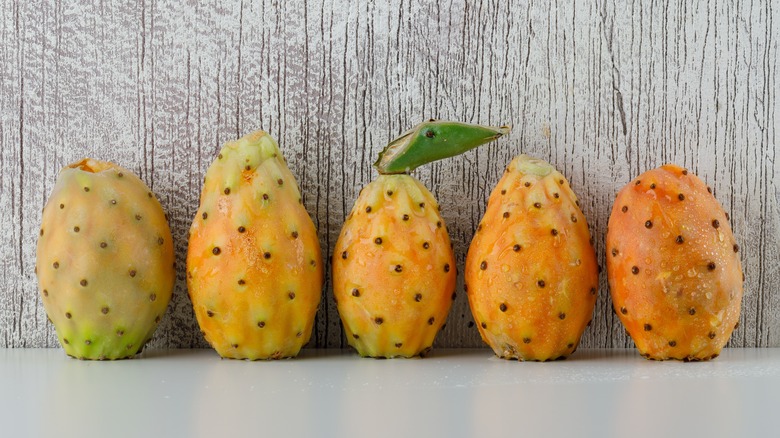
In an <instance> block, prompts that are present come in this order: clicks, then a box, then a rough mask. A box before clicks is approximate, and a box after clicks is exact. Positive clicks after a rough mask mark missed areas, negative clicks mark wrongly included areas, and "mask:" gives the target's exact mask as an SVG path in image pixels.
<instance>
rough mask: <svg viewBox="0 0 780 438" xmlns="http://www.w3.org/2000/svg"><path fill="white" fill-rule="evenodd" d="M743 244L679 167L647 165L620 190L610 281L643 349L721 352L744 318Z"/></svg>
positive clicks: (687, 355) (612, 224) (664, 354)
mask: <svg viewBox="0 0 780 438" xmlns="http://www.w3.org/2000/svg"><path fill="white" fill-rule="evenodd" d="M738 249H739V247H738V246H737V244H736V242H735V240H734V235H733V234H732V232H731V227H729V223H728V217H727V215H726V213H725V212H724V211H723V207H721V205H720V204H719V203H718V201H717V200H716V199H715V197H714V196H713V195H712V192H711V190H710V188H709V187H707V186H706V185H705V184H704V182H702V180H700V179H699V178H698V177H697V176H696V175H694V174H692V173H691V172H689V171H687V170H685V169H683V168H682V167H679V166H676V165H672V164H667V165H665V166H662V167H661V168H658V169H655V170H650V171H648V172H645V173H644V174H642V175H640V176H639V177H638V178H637V179H636V180H634V181H632V182H631V183H629V184H628V185H626V186H625V187H624V188H623V189H622V190H621V191H620V192H619V193H618V195H617V198H616V199H615V204H614V206H613V207H612V214H611V216H610V218H609V230H608V232H607V272H608V278H609V287H610V291H611V295H612V302H613V305H614V308H615V311H616V313H617V315H618V317H619V318H620V320H621V321H622V322H623V325H624V326H625V327H626V330H627V331H628V333H629V334H630V335H631V337H632V338H633V339H634V342H635V343H636V346H637V348H638V349H639V351H640V353H641V354H642V355H643V356H645V357H647V358H648V359H655V360H664V359H678V360H684V361H695V360H707V359H713V358H715V357H717V356H718V354H719V353H720V350H721V349H722V348H723V346H724V345H726V343H727V342H728V340H729V337H730V336H731V332H732V331H733V330H734V328H735V326H736V324H737V323H738V321H739V314H740V303H741V300H742V283H743V280H744V277H743V275H742V266H741V263H740V260H739V255H738V253H737V252H738Z"/></svg>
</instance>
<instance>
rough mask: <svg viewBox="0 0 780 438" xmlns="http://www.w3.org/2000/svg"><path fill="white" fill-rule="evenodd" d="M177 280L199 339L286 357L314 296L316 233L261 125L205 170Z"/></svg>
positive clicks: (240, 352) (298, 341) (312, 310)
mask: <svg viewBox="0 0 780 438" xmlns="http://www.w3.org/2000/svg"><path fill="white" fill-rule="evenodd" d="M187 286H188V288H189V293H190V299H191V300H192V304H193V307H194V309H195V316H196V317H197V319H198V324H200V328H201V330H202V331H203V333H204V336H205V337H206V341H208V342H209V344H211V346H212V347H214V349H215V350H217V353H219V355H220V356H222V357H226V358H233V359H251V360H256V359H280V358H284V357H294V356H296V355H297V354H298V352H299V351H300V349H301V348H302V347H303V346H304V345H305V344H306V343H307V342H308V341H309V337H310V336H311V332H312V328H313V325H314V316H315V314H316V312H317V308H318V307H319V303H320V297H321V295H322V256H321V252H320V246H319V240H318V238H317V231H316V229H315V227H314V223H313V222H312V220H311V218H310V217H309V214H308V213H307V212H306V209H305V208H304V207H303V205H302V203H301V194H300V191H299V190H298V184H297V182H296V181H295V177H293V175H292V173H291V172H290V170H289V169H288V168H287V165H286V164H285V162H284V158H283V157H282V154H281V152H279V148H278V146H277V144H276V141H274V139H273V138H271V136H270V135H268V134H267V133H266V132H263V131H257V132H254V133H252V134H249V135H246V136H244V137H242V138H241V139H239V140H236V141H232V142H229V143H227V144H226V145H225V146H224V147H223V148H222V150H221V151H220V153H219V155H218V156H217V159H216V160H214V162H213V163H212V164H211V166H210V167H209V170H208V172H206V179H205V182H204V184H203V192H202V194H201V200H200V208H199V209H198V212H197V214H196V216H195V220H194V221H193V223H192V227H191V229H190V241H189V250H188V254H187Z"/></svg>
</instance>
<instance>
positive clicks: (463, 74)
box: [0, 0, 780, 347]
mask: <svg viewBox="0 0 780 438" xmlns="http://www.w3.org/2000/svg"><path fill="white" fill-rule="evenodd" d="M387 3H390V4H385V2H371V1H359V2H341V1H335V0H312V1H303V0H290V1H278V0H273V1H271V0H243V1H240V0H234V1H223V2H217V1H211V2H196V1H190V2H179V1H165V0H155V1H152V0H145V1H136V2H132V1H125V2H102V1H97V0H92V1H89V0H79V1H68V2H64V1H61V0H59V1H41V2H22V1H13V0H0V5H2V7H1V8H0V242H2V248H3V251H2V273H0V276H1V278H2V280H1V281H2V285H3V288H2V290H1V291H0V347H51V346H56V345H57V339H56V337H55V334H54V330H53V328H52V326H51V325H50V324H48V323H47V321H46V314H45V312H44V311H43V307H42V305H41V302H40V298H39V295H38V292H37V286H36V279H35V275H34V272H33V271H34V263H35V261H34V260H35V245H36V239H37V232H38V224H39V222H40V217H41V215H40V211H41V208H42V207H43V205H44V204H45V201H46V199H47V197H48V194H49V192H50V191H51V189H52V186H53V184H54V181H55V178H56V175H57V172H58V170H59V169H60V168H61V167H62V166H64V165H66V164H68V163H70V162H72V161H75V160H77V159H80V158H82V157H84V156H91V157H96V158H101V159H108V160H112V161H115V162H117V163H119V164H121V165H123V166H126V167H128V168H130V169H132V170H133V171H135V172H137V173H138V174H139V176H140V177H141V178H142V179H143V180H144V181H146V182H147V184H149V185H150V187H151V188H152V189H153V190H154V191H155V192H156V193H157V194H158V196H159V198H160V200H161V202H162V204H163V206H164V208H165V209H166V211H168V213H169V214H170V218H171V226H172V230H173V234H174V239H175V241H176V251H177V263H178V266H179V269H178V271H179V273H178V281H177V285H176V290H175V294H174V298H173V300H172V303H171V306H170V310H169V312H168V314H167V315H166V317H165V319H164V321H163V323H162V325H161V327H160V329H159V330H158V332H157V334H156V336H155V339H154V340H153V342H152V344H151V345H152V346H153V347H203V346H205V343H204V341H203V340H202V338H201V335H200V333H199V330H198V328H197V324H196V322H195V319H194V317H193V313H192V310H191V308H190V302H189V299H188V298H187V293H186V288H185V282H184V276H183V273H184V269H183V267H184V260H185V253H186V248H187V240H186V236H187V230H188V228H189V225H190V222H191V219H192V217H193V215H194V214H195V211H196V207H197V204H198V197H199V193H200V184H201V178H202V177H203V175H204V173H205V170H206V168H207V166H208V164H209V163H210V161H211V160H212V159H213V157H214V155H215V154H216V152H217V150H218V149H219V147H220V145H221V144H222V143H224V142H225V141H227V140H231V139H234V138H236V137H238V136H240V135H242V134H244V133H247V132H249V131H251V130H255V129H265V130H267V131H269V132H270V133H272V135H274V136H275V137H276V138H277V139H278V140H279V143H280V146H281V148H282V149H283V151H284V153H285V155H286V157H287V159H288V162H289V165H290V168H291V169H292V171H293V173H294V174H295V175H296V177H297V178H298V181H299V183H300V184H301V186H302V190H303V193H304V203H305V205H306V207H307V208H308V210H309V211H310V213H311V215H312V217H313V218H314V220H315V223H316V225H317V227H318V229H319V235H320V240H321V244H322V249H323V252H324V253H325V254H328V255H329V254H330V253H331V251H332V248H333V245H334V243H335V241H336V238H337V237H338V233H339V230H340V227H341V224H342V222H343V219H344V217H345V215H346V214H348V212H349V210H350V208H351V206H352V202H353V201H354V200H355V198H356V196H357V193H358V191H359V190H360V188H361V187H362V186H363V185H364V184H366V183H367V182H369V181H370V180H371V179H372V178H373V177H374V176H375V172H374V171H373V169H372V168H371V165H370V163H371V162H372V161H373V158H374V156H375V155H376V153H377V152H378V151H379V150H380V149H381V148H382V146H383V145H384V144H385V143H386V142H387V141H388V140H389V139H391V138H392V137H393V136H395V135H396V134H398V133H400V132H402V131H403V130H405V129H407V128H408V127H410V126H412V125H414V124H416V123H417V122H419V121H420V120H422V119H425V118H429V117H435V118H447V119H459V120H464V121H471V122H479V123H485V124H501V123H511V124H513V125H514V131H513V133H512V134H511V135H510V137H508V139H506V140H502V141H500V142H497V143H495V144H491V145H489V146H486V147H484V148H482V149H480V150H477V151H472V152H470V153H467V154H466V155H465V156H463V157H458V158H455V159H451V160H448V161H445V162H440V163H435V164H433V165H430V166H427V167H426V168H424V169H421V170H419V171H418V172H417V173H416V176H417V177H418V178H420V179H421V180H422V181H423V183H425V184H426V185H427V186H428V187H429V188H431V190H432V192H433V193H434V195H435V196H436V197H437V198H438V199H439V201H440V203H441V205H442V214H443V216H444V218H445V220H446V221H447V224H448V226H449V229H450V231H451V235H452V238H453V241H454V243H455V250H456V254H457V258H458V263H459V266H462V265H463V261H464V257H465V254H466V250H467V248H468V243H469V242H470V240H471V237H472V235H473V232H474V229H475V227H476V224H477V222H478V220H479V218H480V216H481V214H482V212H483V211H484V207H485V202H486V200H487V197H488V195H489V193H490V190H491V189H492V187H493V185H494V184H495V183H496V182H497V181H498V178H499V176H500V174H501V172H502V171H503V168H504V166H505V165H506V164H507V163H508V162H509V161H510V159H511V158H512V157H513V156H514V155H516V154H518V153H521V152H525V153H528V154H530V155H534V156H537V157H540V158H543V159H545V160H549V161H550V162H551V163H553V164H554V165H555V166H556V167H558V168H559V169H560V170H561V171H562V172H563V173H564V174H565V175H566V176H567V177H568V178H569V179H570V181H571V184H572V186H573V187H574V189H575V191H577V193H578V194H579V196H580V198H581V200H582V206H583V210H584V213H585V215H586V217H588V218H589V222H590V225H591V228H592V232H593V234H594V237H595V240H596V249H597V251H598V254H599V260H600V263H601V264H602V265H604V248H603V246H604V244H603V240H604V234H605V231H606V224H607V220H608V215H609V212H610V208H611V205H612V201H613V200H614V196H615V194H616V192H617V191H618V190H619V188H620V187H622V185H623V184H625V183H627V182H628V181H629V180H630V179H631V178H632V177H633V176H636V175H637V174H639V173H641V172H643V171H645V170H647V169H650V168H653V167H657V166H659V165H661V164H664V163H666V162H675V163H678V164H680V165H683V166H685V167H687V168H689V169H691V170H692V171H694V172H695V173H697V174H698V175H699V176H700V177H702V178H703V179H704V180H705V181H706V182H707V183H708V184H710V185H711V186H712V187H713V189H714V192H715V194H716V196H717V198H718V199H719V200H720V202H721V203H722V204H723V206H724V207H725V208H726V211H727V212H728V213H729V214H730V215H731V218H732V226H733V228H734V232H735V235H736V238H737V241H738V242H739V243H740V245H741V246H742V248H743V251H742V260H743V263H744V268H745V273H746V275H747V281H746V283H745V287H746V289H745V297H744V301H743V317H742V324H741V325H740V328H739V329H738V330H737V331H736V332H735V333H734V335H733V337H732V340H731V342H730V345H732V346H746V347H752V346H759V347H765V346H780V299H778V298H777V296H776V294H777V290H778V289H780V221H779V220H778V216H779V214H780V211H778V204H780V176H779V175H780V161H778V159H779V158H780V157H778V152H777V149H778V147H777V144H778V142H777V141H778V126H780V116H779V115H778V100H777V97H778V96H777V94H778V67H779V65H778V35H779V34H780V30H779V29H778V23H780V15H779V14H780V4H779V3H777V2H771V1H769V0H764V1H752V2H732V1H728V0H717V1H711V2H707V1H698V0H678V1H675V2H666V3H664V2H631V4H624V3H623V2H618V1H595V2H577V3H576V4H575V3H574V2H565V1H552V2H547V1H544V2H543V1H538V0H537V1H533V0H529V1H514V2H503V1H484V2H471V1H466V0H449V1H447V0H445V1H442V2H433V1H428V2H417V1H409V0H394V1H391V2H387ZM329 280H330V278H328V281H329ZM470 322H471V316H470V312H469V309H468V304H467V301H466V297H465V294H463V293H462V278H461V279H460V280H459V294H458V298H457V300H456V302H455V304H454V306H453V309H452V313H451V315H450V319H449V323H448V325H447V327H446V329H445V330H444V332H443V333H442V334H441V335H440V336H439V338H438V340H437V345H438V346H450V347H473V346H479V345H481V341H480V339H479V335H478V333H477V330H476V329H475V328H473V327H470V326H469V323H470ZM310 345H311V346H315V347H342V346H345V342H344V339H343V335H342V332H341V329H340V326H339V320H338V314H337V312H336V308H335V305H334V303H333V299H332V293H331V291H330V290H327V291H326V299H325V300H323V304H322V307H321V309H320V312H319V315H318V320H317V324H316V328H315V333H314V335H313V338H312V343H311V344H310ZM582 345H583V346H586V347H624V346H629V345H631V342H630V339H628V338H627V337H626V335H625V334H624V331H623V328H622V326H621V325H620V322H619V321H618V319H617V318H616V317H615V316H614V315H613V313H612V310H611V304H610V300H609V294H608V290H607V287H606V278H605V274H602V278H601V290H600V292H599V301H598V305H597V309H596V312H595V315H594V319H593V325H592V327H591V328H590V329H589V330H588V331H587V332H586V334H585V337H584V340H583V344H582Z"/></svg>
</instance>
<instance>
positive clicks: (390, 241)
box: [333, 175, 456, 357]
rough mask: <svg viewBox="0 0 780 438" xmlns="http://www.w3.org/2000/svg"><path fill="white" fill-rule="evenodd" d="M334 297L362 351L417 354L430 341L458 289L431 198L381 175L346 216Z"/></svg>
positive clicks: (406, 181)
mask: <svg viewBox="0 0 780 438" xmlns="http://www.w3.org/2000/svg"><path fill="white" fill-rule="evenodd" d="M333 259H334V260H333V294H334V296H335V297H336V302H337V305H338V310H339V314H340V315H341V318H342V322H343V323H344V331H345V332H346V334H347V341H348V342H349V344H350V345H352V346H353V347H355V349H357V351H358V353H359V354H360V355H361V356H372V357H380V356H381V357H396V356H401V357H412V356H417V355H420V354H424V353H425V352H426V351H427V349H429V348H430V347H431V345H433V340H434V338H435V337H436V334H437V333H438V332H439V330H440V329H441V328H442V326H443V325H444V323H445V321H446V319H447V314H448V313H449V311H450V306H451V305H452V299H453V298H454V296H453V292H455V279H456V278H455V276H456V274H455V256H454V254H453V252H452V248H451V246H450V237H449V235H448V234H447V228H446V227H445V225H444V220H443V219H442V217H441V215H440V214H439V206H438V204H437V203H436V200H435V199H434V198H433V195H431V193H430V192H429V191H428V189H426V188H425V186H423V185H422V184H421V183H420V182H419V181H417V180H416V179H414V178H412V177H411V176H409V175H381V176H379V178H377V179H376V180H374V181H373V182H371V183H370V184H368V185H367V186H366V187H365V188H363V191H362V192H361V194H360V196H359V197H358V199H357V201H356V202H355V206H354V208H353V209H352V212H351V213H350V214H349V216H348V218H347V221H346V223H345V224H344V227H343V228H342V230H341V235H340V236H339V239H338V241H337V243H336V248H335V252H334V256H333Z"/></svg>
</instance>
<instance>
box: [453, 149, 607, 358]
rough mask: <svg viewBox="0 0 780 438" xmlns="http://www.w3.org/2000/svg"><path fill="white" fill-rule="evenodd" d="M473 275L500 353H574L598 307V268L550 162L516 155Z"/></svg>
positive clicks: (584, 228)
mask: <svg viewBox="0 0 780 438" xmlns="http://www.w3.org/2000/svg"><path fill="white" fill-rule="evenodd" d="M465 276H466V288H467V294H468V299H469V305H470V306H471V311H472V314H473V316H474V320H475V322H476V323H477V328H478V329H479V333H480V335H482V339H483V340H484V341H485V342H486V343H487V344H488V345H490V347H491V348H492V349H493V351H494V352H495V353H496V355H497V356H499V357H502V358H505V359H519V360H534V361H547V360H555V359H562V358H565V357H566V356H567V355H569V354H571V353H573V352H574V350H575V349H576V348H577V345H578V344H579V341H580V337H581V336H582V333H583V332H584V331H585V328H586V327H587V326H588V324H589V323H590V320H591V318H592V314H593V308H594V306H595V304H596V296H597V290H598V265H597V262H596V255H595V251H594V249H593V245H592V243H591V237H590V233H589V231H588V224H587V222H586V220H585V217H584V216H583V214H582V211H580V208H579V204H578V202H577V197H576V195H575V194H574V192H573V191H572V189H571V187H570V185H569V184H568V182H567V181H566V178H564V177H563V175H561V174H560V173H559V172H558V171H556V170H555V169H554V168H553V167H552V166H550V165H549V164H547V163H545V162H544V161H541V160H536V159H532V158H530V157H528V156H526V155H520V156H518V157H516V158H515V159H514V160H512V162H511V163H510V164H509V166H508V167H507V170H506V172H505V173H504V176H503V178H501V180H500V181H499V182H498V184H497V185H496V187H495V188H494V189H493V192H492V193H491V195H490V199H489V200H488V206H487V209H486V211H485V215H484V217H483V218H482V221H481V222H480V225H479V227H478V229H477V232H476V234H475V235H474V239H473V240H472V242H471V246H470V247H469V252H468V255H467V257H466V270H465Z"/></svg>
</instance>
